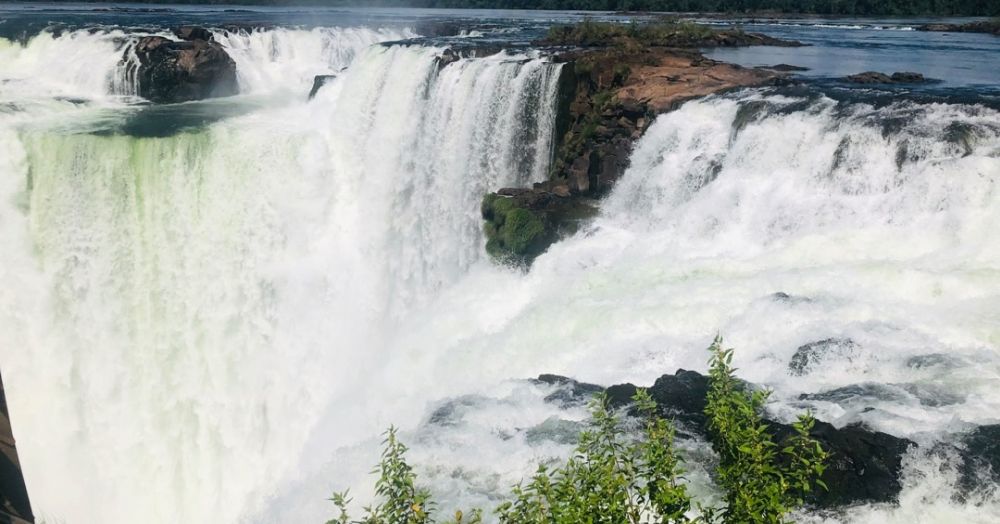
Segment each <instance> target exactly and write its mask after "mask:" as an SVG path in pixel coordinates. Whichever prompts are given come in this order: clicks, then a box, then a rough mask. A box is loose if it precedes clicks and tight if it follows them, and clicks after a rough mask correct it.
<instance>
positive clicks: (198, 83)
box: [123, 28, 239, 103]
mask: <svg viewBox="0 0 1000 524" xmlns="http://www.w3.org/2000/svg"><path fill="white" fill-rule="evenodd" d="M178 32H179V34H182V35H184V36H185V37H186V38H188V39H186V40H181V41H174V40H170V39H168V38H164V37H162V36H146V37H142V38H140V39H139V40H138V41H137V42H136V43H135V44H134V46H132V49H131V50H127V51H126V53H127V54H128V53H130V52H134V53H135V56H136V57H137V58H138V64H137V65H134V64H133V66H134V67H136V70H135V71H134V75H135V78H136V83H137V87H138V94H139V96H141V97H143V98H146V99H147V100H149V101H151V102H157V103H177V102H188V101H191V100H202V99H205V98H212V97H219V96H229V95H234V94H236V93H237V92H239V87H238V84H237V80H236V62H234V61H233V59H232V58H231V57H230V56H229V55H228V54H227V53H226V51H225V49H224V48H223V47H222V46H221V45H220V44H219V43H218V42H215V41H214V40H213V39H212V38H211V33H209V32H208V31H206V30H204V29H200V28H181V29H179V30H178ZM127 54H126V57H125V58H123V60H124V61H125V63H129V62H128V60H127V58H128V55H127Z"/></svg>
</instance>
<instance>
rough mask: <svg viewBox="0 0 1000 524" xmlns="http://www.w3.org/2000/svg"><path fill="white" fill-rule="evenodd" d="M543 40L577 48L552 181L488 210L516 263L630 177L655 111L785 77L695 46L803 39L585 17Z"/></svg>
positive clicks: (512, 193) (563, 95) (505, 252)
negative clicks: (636, 145) (710, 55)
mask: <svg viewBox="0 0 1000 524" xmlns="http://www.w3.org/2000/svg"><path fill="white" fill-rule="evenodd" d="M540 43H541V44H543V45H551V46H569V47H570V49H567V50H564V51H563V52H561V53H559V54H557V55H556V56H555V57H554V60H557V61H560V62H563V63H564V66H563V68H562V76H561V79H560V89H559V93H560V94H559V100H560V102H559V107H558V113H557V114H558V118H557V121H556V138H557V147H556V151H555V154H554V156H553V162H552V167H551V169H550V172H549V179H548V180H547V181H545V182H542V183H537V184H535V185H534V186H533V187H532V188H530V189H529V188H503V189H500V190H498V191H497V192H496V193H491V194H489V195H487V196H486V198H485V199H484V201H483V208H482V209H483V218H484V220H485V225H484V228H485V232H486V237H487V244H486V250H487V252H489V253H490V255H492V256H493V257H494V258H495V259H498V260H501V261H514V262H516V263H518V264H530V263H531V261H532V260H533V259H534V258H535V257H536V256H538V255H539V254H541V253H542V252H543V251H544V250H545V249H546V248H547V247H548V246H549V245H550V244H551V243H552V242H554V241H556V240H557V239H558V238H559V237H560V233H561V232H572V231H574V230H575V229H576V226H577V224H578V222H579V221H578V220H577V219H579V218H582V217H586V216H588V215H593V212H594V208H593V205H592V203H593V202H594V201H595V199H597V198H600V197H601V196H602V195H604V194H606V193H607V192H608V191H609V190H610V189H611V188H612V187H613V185H614V183H615V182H616V181H617V180H618V179H619V178H620V177H621V176H622V174H624V172H625V170H626V169H627V167H628V162H629V156H630V153H631V150H632V143H633V142H634V141H635V140H636V139H638V138H639V137H641V136H642V133H643V132H645V130H646V129H647V128H648V126H649V125H650V124H651V123H652V121H653V118H654V117H655V115H657V114H659V113H662V112H665V111H669V110H671V109H673V108H675V107H676V106H677V105H678V104H680V103H681V102H682V101H684V100H689V99H691V98H695V97H699V96H705V95H708V94H711V93H716V92H719V91H722V90H725V89H731V88H734V87H741V86H752V85H761V84H764V83H767V82H770V81H772V80H774V79H775V78H777V77H778V76H780V75H779V74H778V73H776V72H773V71H772V72H769V71H763V70H759V69H748V68H740V67H737V66H733V65H729V64H723V63H719V62H715V61H712V60H708V59H705V58H704V57H703V56H702V55H701V54H700V53H699V52H698V51H697V50H696V49H692V48H696V47H712V46H741V45H760V44H764V45H797V44H796V43H795V42H786V41H782V40H777V39H774V38H770V37H767V36H764V35H758V34H754V33H745V32H743V31H739V30H718V29H713V28H711V27H708V26H704V25H698V24H693V23H689V22H682V21H678V20H676V19H670V18H661V19H658V20H654V21H650V22H636V23H606V22H596V21H592V20H586V21H583V22H581V23H579V24H576V25H570V26H557V27H553V28H552V29H551V30H550V31H549V33H548V35H547V36H546V38H545V39H544V40H542V42H540ZM508 208H517V209H520V210H524V211H519V212H518V213H517V218H518V220H517V221H516V222H512V223H511V224H516V225H518V226H519V227H518V228H517V229H514V228H512V227H510V225H508V222H507V215H508V213H509V212H510V209H508ZM529 214H531V215H534V219H531V218H530V217H529V216H528V215H529ZM566 219H568V221H567V220H566Z"/></svg>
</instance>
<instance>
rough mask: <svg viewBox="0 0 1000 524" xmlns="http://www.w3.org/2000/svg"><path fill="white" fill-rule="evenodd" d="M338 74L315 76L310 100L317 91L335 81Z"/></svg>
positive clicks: (310, 91)
mask: <svg viewBox="0 0 1000 524" xmlns="http://www.w3.org/2000/svg"><path fill="white" fill-rule="evenodd" d="M335 78H337V75H316V76H314V77H313V86H312V89H310V90H309V100H312V99H313V97H314V96H316V93H318V92H319V90H320V89H321V88H322V87H323V86H325V85H326V84H328V83H330V82H333V80H334V79H335Z"/></svg>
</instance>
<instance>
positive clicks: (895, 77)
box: [844, 71, 930, 84]
mask: <svg viewBox="0 0 1000 524" xmlns="http://www.w3.org/2000/svg"><path fill="white" fill-rule="evenodd" d="M844 80H845V81H847V82H850V83H852V84H926V83H928V82H930V80H928V79H927V78H925V77H924V75H922V74H920V73H913V72H910V71H902V72H896V73H893V74H892V75H887V74H885V73H879V72H877V71H867V72H864V73H859V74H856V75H851V76H848V77H846V78H844Z"/></svg>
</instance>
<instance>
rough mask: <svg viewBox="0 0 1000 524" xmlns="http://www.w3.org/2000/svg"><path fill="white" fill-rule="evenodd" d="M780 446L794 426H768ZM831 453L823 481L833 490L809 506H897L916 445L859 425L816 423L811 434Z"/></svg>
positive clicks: (814, 496) (820, 494)
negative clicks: (904, 471) (907, 457)
mask: <svg viewBox="0 0 1000 524" xmlns="http://www.w3.org/2000/svg"><path fill="white" fill-rule="evenodd" d="M768 424H769V426H770V427H771V428H772V431H773V435H774V439H775V441H776V442H782V441H784V440H785V439H787V438H789V437H791V436H793V435H794V434H795V430H794V429H792V427H791V426H789V425H785V424H781V423H777V422H768ZM811 435H812V437H813V438H815V439H816V440H818V441H819V442H820V444H822V446H823V449H825V450H827V451H828V452H829V453H830V459H829V462H828V463H827V469H826V471H824V472H823V476H822V480H823V482H825V483H826V485H827V486H828V487H829V488H830V489H829V490H827V491H824V490H817V491H814V492H813V493H812V495H811V496H810V497H809V498H808V499H807V502H809V503H811V504H814V505H816V506H819V507H824V508H829V507H836V506H843V505H847V504H855V503H858V502H895V501H896V500H897V499H898V497H899V492H900V491H901V490H902V489H903V486H902V484H901V483H900V481H899V477H900V473H901V472H902V469H903V456H904V455H905V454H906V452H907V450H909V448H910V446H914V445H915V444H914V443H913V442H911V441H909V440H907V439H902V438H898V437H894V436H892V435H889V434H887V433H881V432H878V431H872V430H870V429H867V428H865V427H864V426H861V425H859V424H853V425H849V426H845V427H843V428H840V429H837V428H835V427H834V426H833V425H831V424H828V423H826V422H822V421H816V425H815V426H814V427H813V431H812V433H811Z"/></svg>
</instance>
